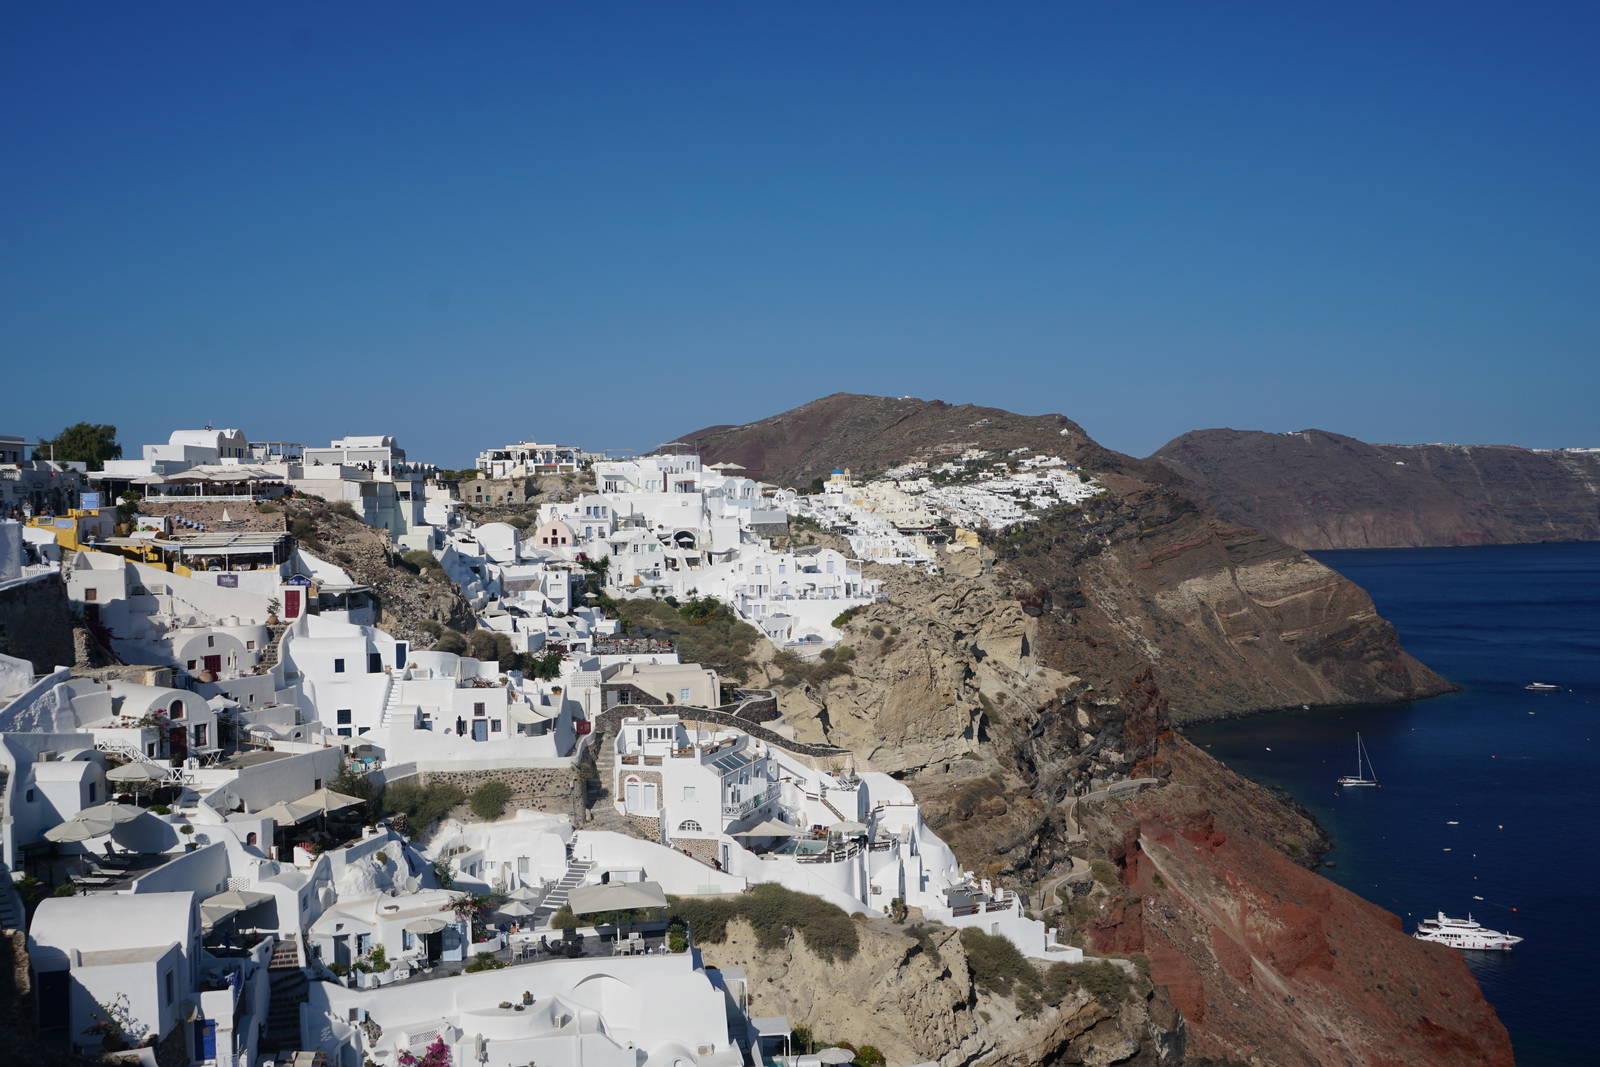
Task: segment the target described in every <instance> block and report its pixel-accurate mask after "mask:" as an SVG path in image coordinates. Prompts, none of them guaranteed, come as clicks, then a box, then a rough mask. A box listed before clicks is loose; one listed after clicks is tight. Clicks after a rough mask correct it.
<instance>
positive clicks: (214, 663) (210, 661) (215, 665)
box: [205, 656, 222, 674]
mask: <svg viewBox="0 0 1600 1067" xmlns="http://www.w3.org/2000/svg"><path fill="white" fill-rule="evenodd" d="M205 662H206V670H208V671H210V672H211V673H212V674H221V673H222V657H221V656H207V657H206V661H205Z"/></svg>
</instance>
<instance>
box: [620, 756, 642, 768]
mask: <svg viewBox="0 0 1600 1067" xmlns="http://www.w3.org/2000/svg"><path fill="white" fill-rule="evenodd" d="M617 759H618V760H620V761H621V762H622V763H624V764H626V765H627V766H629V767H637V766H639V757H638V756H618V757H617Z"/></svg>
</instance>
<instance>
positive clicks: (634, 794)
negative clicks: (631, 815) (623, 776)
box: [622, 782, 639, 811]
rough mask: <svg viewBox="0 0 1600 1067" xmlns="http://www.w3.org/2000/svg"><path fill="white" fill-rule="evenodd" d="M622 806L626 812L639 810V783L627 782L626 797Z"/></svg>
mask: <svg viewBox="0 0 1600 1067" xmlns="http://www.w3.org/2000/svg"><path fill="white" fill-rule="evenodd" d="M622 806H623V807H624V808H626V809H627V810H628V811H638V810H639V783H638V782H629V783H628V788H627V796H626V798H625V802H624V803H623V805H622Z"/></svg>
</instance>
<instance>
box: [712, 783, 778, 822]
mask: <svg viewBox="0 0 1600 1067" xmlns="http://www.w3.org/2000/svg"><path fill="white" fill-rule="evenodd" d="M777 796H778V784H777V783H776V782H774V783H773V784H772V785H770V786H768V787H767V788H766V789H765V790H763V791H762V792H760V793H757V794H756V795H755V796H752V797H748V798H746V799H745V800H741V801H739V803H737V804H724V805H722V817H723V818H725V819H738V818H743V817H744V816H746V815H748V814H750V813H751V812H752V811H755V810H756V809H757V808H759V807H761V805H763V804H766V803H767V802H769V801H771V800H775V799H777Z"/></svg>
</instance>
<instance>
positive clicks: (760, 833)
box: [730, 819, 810, 837]
mask: <svg viewBox="0 0 1600 1067" xmlns="http://www.w3.org/2000/svg"><path fill="white" fill-rule="evenodd" d="M809 834H810V831H808V830H802V829H801V828H800V827H798V826H790V825H789V824H788V823H786V822H778V821H777V820H775V819H768V820H766V821H765V822H759V823H757V824H756V825H754V826H752V827H750V829H748V830H740V831H739V832H738V833H736V834H732V835H730V836H732V837H807V836H809Z"/></svg>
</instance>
